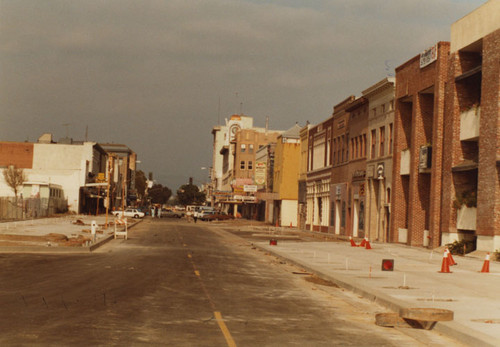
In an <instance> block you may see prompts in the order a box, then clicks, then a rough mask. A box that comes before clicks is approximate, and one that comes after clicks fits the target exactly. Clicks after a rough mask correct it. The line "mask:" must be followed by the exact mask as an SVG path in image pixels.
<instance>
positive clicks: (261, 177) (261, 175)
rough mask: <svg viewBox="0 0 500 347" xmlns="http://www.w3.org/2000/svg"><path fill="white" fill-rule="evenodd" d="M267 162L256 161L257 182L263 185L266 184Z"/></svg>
mask: <svg viewBox="0 0 500 347" xmlns="http://www.w3.org/2000/svg"><path fill="white" fill-rule="evenodd" d="M266 173H267V164H266V163H265V162H257V163H255V184H257V185H259V186H262V185H264V184H266Z"/></svg>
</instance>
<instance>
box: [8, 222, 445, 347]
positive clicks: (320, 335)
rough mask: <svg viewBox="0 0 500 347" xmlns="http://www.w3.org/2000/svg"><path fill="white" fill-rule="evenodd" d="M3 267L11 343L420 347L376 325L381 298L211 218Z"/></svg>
mask: <svg viewBox="0 0 500 347" xmlns="http://www.w3.org/2000/svg"><path fill="white" fill-rule="evenodd" d="M209 225H210V226H209ZM208 226H209V227H208ZM0 269H1V271H0V304H1V310H0V345H2V346H10V345H16V346H20V345H21V346H22V345H27V346H28V345H29V346H33V345H43V346H45V345H47V346H48V345H50V346H60V345H64V346H80V345H81V346H89V345H106V346H109V345H116V346H137V345H160V346H335V345H339V346H374V345H375V346H416V345H419V342H417V341H416V340H415V339H414V338H413V337H410V336H408V335H406V334H403V333H401V332H400V331H398V330H395V329H388V328H382V327H378V326H376V325H375V324H374V314H375V312H377V310H379V308H378V307H375V306H374V305H373V304H371V303H367V302H365V301H363V300H362V299H360V298H357V297H356V296H354V295H352V294H350V293H348V292H344V291H343V290H341V289H339V288H335V287H333V286H329V285H328V283H322V282H321V281H320V280H319V279H315V278H314V277H310V276H308V275H307V274H304V273H302V272H301V270H300V269H297V268H294V267H292V266H291V265H287V264H284V263H283V262H280V261H279V260H277V259H276V258H274V257H272V256H270V255H268V254H265V253H263V252H261V251H258V250H256V249H255V248H252V247H251V245H250V244H249V243H248V242H246V241H244V240H242V239H241V238H239V237H236V236H234V235H232V234H230V233H228V232H226V231H223V230H221V229H219V228H217V227H214V226H212V224H208V223H197V224H194V223H187V222H185V221H183V220H182V221H178V220H151V219H146V220H145V221H144V222H143V223H141V224H140V225H138V226H136V227H135V228H134V229H132V230H131V232H130V233H129V239H128V240H126V241H125V240H113V241H111V242H109V243H108V244H106V245H105V246H103V247H101V248H100V249H99V250H98V251H96V252H94V253H92V254H88V255H86V254H84V255H43V254H38V255H37V254H31V255H30V254H3V255H0ZM422 334H423V335H422ZM425 334H427V335H425ZM417 339H419V340H421V341H424V344H426V345H427V344H430V343H432V344H433V345H439V344H440V342H442V341H441V340H433V339H434V337H433V335H430V334H428V333H427V332H421V333H419V335H418V336H417ZM422 339H423V340H422ZM443 345H444V344H443Z"/></svg>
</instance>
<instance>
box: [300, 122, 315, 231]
mask: <svg viewBox="0 0 500 347" xmlns="http://www.w3.org/2000/svg"><path fill="white" fill-rule="evenodd" d="M311 127H312V125H311V124H309V122H308V124H307V125H306V126H304V127H303V128H302V129H301V130H300V134H299V136H300V164H299V165H300V166H299V182H298V195H297V199H298V207H297V225H298V227H299V228H300V229H306V223H307V154H308V148H309V145H308V143H309V129H310V128H311Z"/></svg>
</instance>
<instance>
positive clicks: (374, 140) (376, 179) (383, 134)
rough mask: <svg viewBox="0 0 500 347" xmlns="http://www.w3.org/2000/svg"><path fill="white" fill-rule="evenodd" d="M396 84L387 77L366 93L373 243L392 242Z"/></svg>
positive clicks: (369, 218)
mask: <svg viewBox="0 0 500 347" xmlns="http://www.w3.org/2000/svg"><path fill="white" fill-rule="evenodd" d="M394 84H395V79H394V78H393V77H387V78H384V79H383V80H381V81H379V82H378V83H375V84H374V85H372V86H371V87H369V88H367V89H365V90H364V91H363V96H364V97H365V98H366V99H367V100H368V110H369V113H368V142H367V144H369V145H368V148H367V150H368V154H367V157H366V178H367V187H366V189H365V194H366V198H365V199H366V225H367V228H366V231H367V235H366V236H367V237H368V238H369V239H370V240H376V241H382V242H387V241H388V240H390V239H391V237H390V233H391V229H390V213H391V190H392V153H393V133H394Z"/></svg>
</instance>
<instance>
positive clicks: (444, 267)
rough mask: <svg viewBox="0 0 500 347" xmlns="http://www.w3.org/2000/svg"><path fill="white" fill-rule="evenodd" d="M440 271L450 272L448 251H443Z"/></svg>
mask: <svg viewBox="0 0 500 347" xmlns="http://www.w3.org/2000/svg"><path fill="white" fill-rule="evenodd" d="M438 272H441V273H451V271H450V261H449V260H448V252H446V251H444V254H443V262H442V263H441V271H438Z"/></svg>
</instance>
